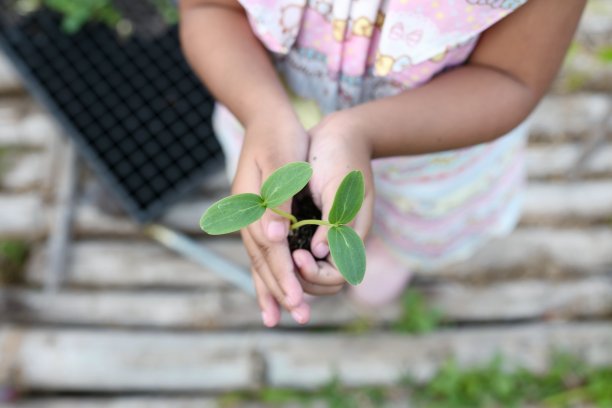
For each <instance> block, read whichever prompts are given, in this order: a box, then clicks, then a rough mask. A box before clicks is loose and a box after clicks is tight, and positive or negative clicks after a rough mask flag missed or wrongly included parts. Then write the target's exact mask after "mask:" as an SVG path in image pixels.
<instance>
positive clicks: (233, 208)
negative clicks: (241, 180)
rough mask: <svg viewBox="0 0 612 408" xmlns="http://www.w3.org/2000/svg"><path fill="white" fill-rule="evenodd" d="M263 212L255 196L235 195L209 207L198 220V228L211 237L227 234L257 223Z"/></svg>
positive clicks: (258, 198)
mask: <svg viewBox="0 0 612 408" xmlns="http://www.w3.org/2000/svg"><path fill="white" fill-rule="evenodd" d="M265 211H266V208H265V207H264V206H263V202H262V199H261V197H260V196H258V195H257V194H251V193H245V194H236V195H233V196H229V197H225V198H223V199H221V200H219V201H217V202H216V203H214V204H213V205H211V206H210V207H209V208H208V209H207V210H206V212H205V213H204V215H202V218H200V228H202V229H203V230H204V231H205V232H207V233H209V234H211V235H220V234H227V233H230V232H234V231H238V230H239V229H241V228H244V227H246V226H247V225H249V224H251V223H253V222H255V221H257V220H258V219H259V218H261V216H262V215H263V213H264V212H265Z"/></svg>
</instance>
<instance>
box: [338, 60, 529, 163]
mask: <svg viewBox="0 0 612 408" xmlns="http://www.w3.org/2000/svg"><path fill="white" fill-rule="evenodd" d="M536 102H537V98H536V96H535V94H534V93H533V92H532V90H531V89H529V88H528V87H526V86H525V85H523V84H521V83H518V82H516V81H514V80H512V79H511V78H508V77H506V76H505V75H504V74H503V73H500V72H498V71H495V70H491V69H488V68H484V67H478V66H466V67H461V68H458V69H456V70H455V71H453V72H452V73H447V74H445V75H442V76H440V77H439V78H436V79H435V80H433V81H431V82H430V83H429V84H427V85H425V86H423V87H422V88H418V89H415V90H411V91H408V92H405V93H402V94H399V95H396V96H393V97H388V98H383V99H379V100H376V101H372V102H368V103H366V104H362V105H359V106H356V107H354V108H352V109H349V110H347V111H344V112H340V113H338V116H339V118H338V120H340V121H343V122H344V123H346V125H345V126H346V127H348V128H349V129H354V132H353V133H354V134H358V135H361V136H362V137H364V138H365V140H366V143H368V144H370V146H371V150H372V155H373V157H375V158H378V157H388V156H404V155H415V154H424V153H432V152H438V151H443V150H450V149H457V148H461V147H466V146H471V145H475V144H479V143H483V142H487V141H491V140H493V139H495V138H496V137H498V136H501V135H503V134H505V133H507V132H508V131H510V130H511V129H513V128H514V127H515V126H517V125H518V124H519V123H521V121H522V120H524V118H525V117H526V116H527V115H528V114H529V112H530V111H531V109H532V107H533V106H534V105H535V103H536Z"/></svg>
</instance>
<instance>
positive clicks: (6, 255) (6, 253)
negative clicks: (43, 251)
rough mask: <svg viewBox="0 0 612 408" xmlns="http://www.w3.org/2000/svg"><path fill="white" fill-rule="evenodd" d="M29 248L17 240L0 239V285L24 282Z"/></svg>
mask: <svg viewBox="0 0 612 408" xmlns="http://www.w3.org/2000/svg"><path fill="white" fill-rule="evenodd" d="M29 252H30V250H29V246H28V244H27V243H26V242H24V241H21V240H17V239H0V284H3V285H7V284H16V283H19V282H21V281H22V280H23V267H24V266H25V263H26V261H27V258H28V254H29Z"/></svg>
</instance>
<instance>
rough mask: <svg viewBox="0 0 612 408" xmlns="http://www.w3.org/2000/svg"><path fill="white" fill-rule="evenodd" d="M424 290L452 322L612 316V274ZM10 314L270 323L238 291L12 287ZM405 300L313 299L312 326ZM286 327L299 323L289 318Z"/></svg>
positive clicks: (395, 310) (116, 322)
mask: <svg viewBox="0 0 612 408" xmlns="http://www.w3.org/2000/svg"><path fill="white" fill-rule="evenodd" d="M415 290H417V291H418V290H423V291H424V293H425V294H426V298H428V301H429V304H430V305H431V307H432V308H435V309H438V310H440V312H441V313H442V315H443V316H444V319H445V320H446V321H447V322H455V321H460V322H491V321H505V320H506V321H514V320H521V319H538V318H542V317H546V318H550V317H556V318H565V319H570V318H575V317H588V318H593V317H605V316H608V315H611V314H612V278H609V277H606V276H602V277H593V278H587V279H580V280H571V281H545V280H533V279H530V280H521V281H511V282H502V283H492V284H489V285H468V284H459V283H439V284H435V285H428V286H427V287H425V288H419V287H418V286H416V287H415ZM0 296H1V297H0V299H4V300H5V305H6V308H8V309H7V310H5V313H6V314H7V315H8V316H11V318H12V319H13V320H18V321H22V322H31V323H46V324H78V325H96V326H122V327H154V328H179V329H201V328H209V329H223V328H246V327H262V323H261V316H260V314H259V308H258V306H257V303H256V301H255V300H254V299H252V298H250V297H249V296H246V295H243V294H242V293H238V292H235V291H229V292H219V291H209V292H206V293H198V292H192V291H189V292H187V291H160V290H156V291H146V292H143V291H138V292H134V291H127V292H124V291H77V290H71V291H63V292H60V293H58V294H57V296H56V297H54V298H49V297H47V296H45V294H44V293H41V292H40V291H36V290H19V289H5V290H4V291H1V292H0ZM401 310H402V305H401V301H400V300H398V301H397V302H395V303H394V304H392V305H388V306H386V307H382V308H368V307H365V306H362V305H358V304H356V303H355V302H353V301H351V300H350V298H349V297H348V296H347V295H345V294H339V295H336V296H332V297H321V298H316V299H315V300H314V301H312V317H311V321H310V323H309V327H313V326H316V327H320V326H327V327H335V326H339V325H347V324H351V323H354V322H356V321H359V320H361V319H363V318H365V319H367V320H368V321H370V322H371V324H373V325H375V326H380V325H381V324H384V323H389V322H393V321H395V320H397V319H398V318H399V316H400V314H401ZM282 324H283V325H284V326H288V327H295V326H296V324H295V323H294V322H293V321H292V319H289V318H288V317H287V316H284V317H283V322H282Z"/></svg>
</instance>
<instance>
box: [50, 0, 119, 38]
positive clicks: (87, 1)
mask: <svg viewBox="0 0 612 408" xmlns="http://www.w3.org/2000/svg"><path fill="white" fill-rule="evenodd" d="M43 3H44V4H45V5H46V6H47V7H49V8H50V9H52V10H55V11H57V12H59V13H61V14H62V15H63V17H64V18H63V20H62V27H63V29H64V30H65V31H66V32H68V33H75V32H77V31H78V30H79V29H80V28H81V27H82V26H83V25H84V24H85V23H87V22H88V21H100V22H102V23H105V24H108V25H109V26H112V27H114V26H115V25H116V24H117V23H118V22H119V21H120V20H121V14H119V12H118V11H117V9H115V6H114V5H113V2H112V0H43Z"/></svg>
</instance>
